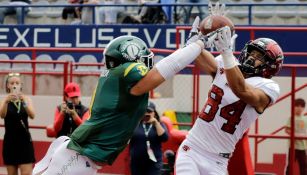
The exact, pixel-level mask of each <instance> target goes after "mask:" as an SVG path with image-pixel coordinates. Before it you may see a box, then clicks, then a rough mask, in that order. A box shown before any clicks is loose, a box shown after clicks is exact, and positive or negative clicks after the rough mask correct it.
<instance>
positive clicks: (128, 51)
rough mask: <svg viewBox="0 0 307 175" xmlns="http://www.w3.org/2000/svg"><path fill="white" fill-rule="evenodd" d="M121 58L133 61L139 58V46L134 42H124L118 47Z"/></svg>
mask: <svg viewBox="0 0 307 175" xmlns="http://www.w3.org/2000/svg"><path fill="white" fill-rule="evenodd" d="M120 51H121V53H122V55H123V57H124V58H125V59H127V60H129V61H133V60H135V59H137V58H139V57H140V56H141V52H140V51H141V46H140V45H139V44H138V43H135V42H126V43H124V44H123V45H122V46H121V47H120Z"/></svg>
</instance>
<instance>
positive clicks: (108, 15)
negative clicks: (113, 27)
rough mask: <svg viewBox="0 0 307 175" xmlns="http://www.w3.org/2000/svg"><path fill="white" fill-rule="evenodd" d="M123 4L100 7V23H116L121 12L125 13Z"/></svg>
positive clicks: (114, 0)
mask: <svg viewBox="0 0 307 175" xmlns="http://www.w3.org/2000/svg"><path fill="white" fill-rule="evenodd" d="M102 4H110V5H111V4H118V5H119V4H123V0H104V2H103V3H102ZM124 11H125V10H124V7H123V6H105V7H101V8H100V9H99V16H100V23H102V24H116V23H117V18H118V15H119V14H120V13H124Z"/></svg>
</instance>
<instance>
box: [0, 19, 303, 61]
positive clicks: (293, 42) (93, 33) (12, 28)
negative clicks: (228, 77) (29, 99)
mask: <svg viewBox="0 0 307 175" xmlns="http://www.w3.org/2000/svg"><path fill="white" fill-rule="evenodd" d="M175 33H176V26H175V25H100V26H97V25H2V26H0V47H66V48H75V47H83V48H84V47H85V48H87V47H88V48H93V47H96V48H103V47H105V46H106V45H107V43H108V42H109V41H110V40H112V39H113V38H115V37H117V36H121V35H134V36H138V37H140V38H142V39H143V40H144V41H145V42H146V43H147V44H148V46H149V47H150V48H161V49H175V48H176V45H175V43H176V41H175ZM237 33H238V35H239V37H238V38H237V42H236V50H241V49H242V48H243V47H244V44H245V43H246V42H247V41H249V40H250V32H249V31H237ZM305 33H306V32H305V31H255V37H256V38H258V37H270V38H272V39H274V40H276V41H277V42H278V43H279V44H280V45H281V47H282V49H283V50H284V51H285V52H286V51H288V52H289V51H291V52H294V51H296V52H307V47H306V46H305V41H307V35H306V34H305ZM181 34H182V35H181V37H180V41H181V43H184V41H185V40H186V37H187V36H188V31H183V30H182V31H181ZM285 62H286V63H305V64H306V63H307V59H306V58H305V57H301V56H291V57H286V59H285Z"/></svg>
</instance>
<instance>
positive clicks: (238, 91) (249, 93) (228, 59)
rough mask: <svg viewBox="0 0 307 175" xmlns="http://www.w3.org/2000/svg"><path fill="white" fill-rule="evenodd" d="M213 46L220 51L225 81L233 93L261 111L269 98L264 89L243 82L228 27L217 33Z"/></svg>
mask: <svg viewBox="0 0 307 175" xmlns="http://www.w3.org/2000/svg"><path fill="white" fill-rule="evenodd" d="M215 46H216V48H217V49H218V51H219V52H221V55H222V58H223V62H224V68H225V73H226V78H227V82H228V85H229V87H230V88H231V90H232V91H233V93H234V94H235V95H236V96H237V97H239V98H240V99H241V100H243V101H244V102H246V103H247V104H250V105H251V106H253V107H255V108H256V110H257V111H258V112H263V111H264V110H265V108H266V107H267V106H268V105H269V103H270V98H269V96H268V95H266V94H265V93H264V91H262V90H260V89H258V88H254V87H252V86H250V85H249V84H247V83H246V82H245V79H244V76H243V74H242V72H241V70H240V69H239V67H238V66H237V65H238V63H237V62H236V60H235V57H234V55H233V52H232V44H231V31H230V29H229V27H227V26H226V27H224V28H223V29H222V30H221V31H220V32H219V33H218V35H217V40H216V41H215Z"/></svg>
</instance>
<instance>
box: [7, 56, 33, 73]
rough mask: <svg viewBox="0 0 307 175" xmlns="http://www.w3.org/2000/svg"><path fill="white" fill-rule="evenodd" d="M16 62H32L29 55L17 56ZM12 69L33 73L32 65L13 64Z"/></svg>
mask: <svg viewBox="0 0 307 175" xmlns="http://www.w3.org/2000/svg"><path fill="white" fill-rule="evenodd" d="M14 60H16V61H30V60H31V58H30V56H29V55H27V54H19V55H17V56H16V57H15V58H14ZM12 69H13V70H16V71H31V70H32V66H31V63H13V64H12Z"/></svg>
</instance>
